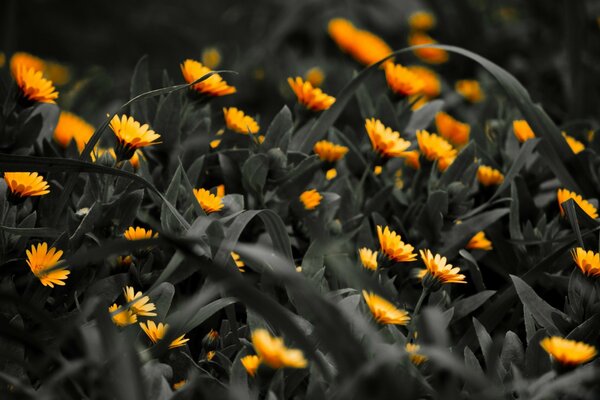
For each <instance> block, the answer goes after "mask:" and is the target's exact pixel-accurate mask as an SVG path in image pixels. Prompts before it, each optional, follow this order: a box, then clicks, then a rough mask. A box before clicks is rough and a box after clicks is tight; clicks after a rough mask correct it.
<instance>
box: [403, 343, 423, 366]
mask: <svg viewBox="0 0 600 400" xmlns="http://www.w3.org/2000/svg"><path fill="white" fill-rule="evenodd" d="M420 348H421V346H419V345H418V344H415V343H408V342H407V343H406V347H405V349H406V352H407V353H408V357H409V358H410V361H411V362H412V363H413V364H415V365H421V364H423V362H425V361H426V360H427V356H424V355H422V354H419V353H418V352H419V349H420Z"/></svg>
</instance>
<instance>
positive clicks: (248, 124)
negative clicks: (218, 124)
mask: <svg viewBox="0 0 600 400" xmlns="http://www.w3.org/2000/svg"><path fill="white" fill-rule="evenodd" d="M223 114H224V115H225V124H226V125H227V128H229V129H231V130H232V131H234V132H237V133H243V134H248V133H257V132H258V130H259V129H260V127H259V126H258V124H257V123H256V121H255V120H254V118H252V117H249V116H247V115H246V114H244V112H243V111H242V110H238V109H237V108H235V107H230V108H223Z"/></svg>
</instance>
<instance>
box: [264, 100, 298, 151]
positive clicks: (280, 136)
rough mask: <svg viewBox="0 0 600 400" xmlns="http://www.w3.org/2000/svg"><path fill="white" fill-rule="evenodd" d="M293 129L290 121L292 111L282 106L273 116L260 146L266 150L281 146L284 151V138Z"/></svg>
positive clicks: (285, 147)
mask: <svg viewBox="0 0 600 400" xmlns="http://www.w3.org/2000/svg"><path fill="white" fill-rule="evenodd" d="M293 129H294V122H293V121H292V112H291V111H290V109H289V108H288V107H287V106H283V108H282V109H281V110H280V111H279V113H277V115H276V116H275V118H273V121H272V122H271V125H269V128H267V133H265V140H264V142H263V143H262V147H263V148H264V149H267V150H268V149H272V148H275V147H281V149H282V150H283V151H284V152H285V151H286V150H287V144H286V143H285V142H284V139H285V137H286V136H288V135H290V134H291V132H292V130H293Z"/></svg>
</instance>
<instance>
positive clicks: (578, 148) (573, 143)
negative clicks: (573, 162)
mask: <svg viewBox="0 0 600 400" xmlns="http://www.w3.org/2000/svg"><path fill="white" fill-rule="evenodd" d="M562 135H563V137H564V138H565V140H566V141H567V144H568V145H569V147H570V148H571V151H573V153H575V154H579V153H581V152H582V151H583V150H585V145H584V144H583V143H581V142H580V141H579V140H577V139H575V138H574V137H573V136H569V135H567V134H566V133H565V132H562Z"/></svg>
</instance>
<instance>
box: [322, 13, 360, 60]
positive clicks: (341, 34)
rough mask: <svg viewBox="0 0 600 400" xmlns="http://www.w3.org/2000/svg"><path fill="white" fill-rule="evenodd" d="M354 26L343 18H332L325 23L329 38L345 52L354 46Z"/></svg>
mask: <svg viewBox="0 0 600 400" xmlns="http://www.w3.org/2000/svg"><path fill="white" fill-rule="evenodd" d="M356 30H357V29H356V27H355V26H354V25H353V24H352V22H350V21H348V20H347V19H344V18H334V19H332V20H331V21H329V24H328V25H327V31H328V32H329V36H331V39H333V41H334V42H335V43H336V44H337V45H338V46H339V47H340V48H341V49H342V50H343V51H345V52H348V53H349V52H350V51H349V50H350V49H351V48H352V46H354V36H355V34H356Z"/></svg>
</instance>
